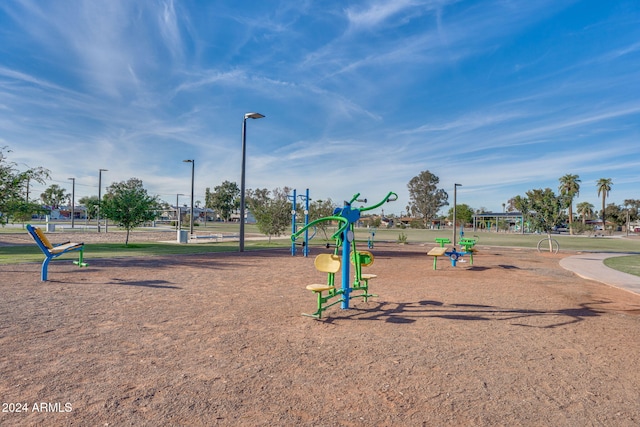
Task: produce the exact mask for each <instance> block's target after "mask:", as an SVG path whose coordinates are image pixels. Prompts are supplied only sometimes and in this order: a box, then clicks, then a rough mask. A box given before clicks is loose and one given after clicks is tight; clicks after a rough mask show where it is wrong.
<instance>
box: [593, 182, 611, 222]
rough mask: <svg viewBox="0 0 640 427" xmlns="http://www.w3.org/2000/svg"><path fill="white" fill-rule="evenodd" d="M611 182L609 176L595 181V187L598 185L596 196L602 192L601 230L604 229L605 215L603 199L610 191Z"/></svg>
mask: <svg viewBox="0 0 640 427" xmlns="http://www.w3.org/2000/svg"><path fill="white" fill-rule="evenodd" d="M612 185H613V183H612V182H611V178H600V179H599V180H598V182H597V183H596V187H598V196H600V194H602V230H603V231H604V229H605V225H606V223H605V216H604V208H605V205H604V203H605V200H606V199H607V196H609V192H610V191H611V186H612Z"/></svg>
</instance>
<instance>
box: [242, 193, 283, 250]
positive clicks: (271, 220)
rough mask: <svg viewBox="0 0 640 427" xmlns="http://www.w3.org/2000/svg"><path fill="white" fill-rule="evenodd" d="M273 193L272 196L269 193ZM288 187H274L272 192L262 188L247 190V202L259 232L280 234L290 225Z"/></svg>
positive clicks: (270, 234) (271, 234) (273, 234)
mask: <svg viewBox="0 0 640 427" xmlns="http://www.w3.org/2000/svg"><path fill="white" fill-rule="evenodd" d="M271 193H273V197H269V195H270V194H271ZM289 193H290V189H289V188H288V187H284V188H283V189H280V188H276V189H274V190H273V191H272V192H271V191H269V190H267V189H266V188H264V189H257V190H248V191H247V204H248V206H249V210H250V211H251V213H252V214H253V216H254V217H255V219H256V222H257V225H258V229H259V230H260V232H261V233H263V234H266V235H267V236H269V243H271V236H280V235H282V234H283V233H284V231H285V230H286V229H287V227H288V226H290V225H291V202H290V201H289V196H288V194H289Z"/></svg>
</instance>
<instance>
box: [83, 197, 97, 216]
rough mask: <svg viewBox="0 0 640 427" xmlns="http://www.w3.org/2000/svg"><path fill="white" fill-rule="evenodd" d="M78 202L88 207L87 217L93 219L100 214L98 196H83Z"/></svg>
mask: <svg viewBox="0 0 640 427" xmlns="http://www.w3.org/2000/svg"><path fill="white" fill-rule="evenodd" d="M78 203H80V204H81V205H82V206H84V207H85V208H86V216H87V219H93V218H96V217H97V216H98V206H99V205H100V201H99V200H98V196H89V197H82V198H81V199H80V200H78Z"/></svg>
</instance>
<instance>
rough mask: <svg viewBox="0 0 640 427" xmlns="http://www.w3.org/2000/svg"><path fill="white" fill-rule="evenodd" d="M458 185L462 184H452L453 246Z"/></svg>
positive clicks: (454, 244)
mask: <svg viewBox="0 0 640 427" xmlns="http://www.w3.org/2000/svg"><path fill="white" fill-rule="evenodd" d="M458 187H462V184H453V248H454V250H455V247H456V224H457V223H456V215H457V209H456V206H457V200H456V199H457V196H458V195H457V192H458Z"/></svg>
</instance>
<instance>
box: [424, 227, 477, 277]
mask: <svg viewBox="0 0 640 427" xmlns="http://www.w3.org/2000/svg"><path fill="white" fill-rule="evenodd" d="M460 235H461V236H463V235H464V234H463V233H462V232H461V234H460ZM435 240H436V243H438V245H439V246H436V247H435V248H432V249H431V250H430V251H429V252H427V255H429V256H432V257H433V269H434V270H436V269H437V265H438V257H440V256H445V255H446V256H448V257H449V259H450V260H451V266H452V267H455V266H456V265H457V263H458V259H460V258H462V257H463V256H465V255H469V263H470V265H473V254H474V253H475V252H477V251H476V249H475V248H474V246H475V244H476V243H477V240H476V239H470V238H465V237H462V238H461V239H460V241H459V242H458V243H460V246H461V247H462V248H461V250H460V251H458V250H456V248H455V247H453V248H452V249H448V248H446V247H445V245H446V244H448V243H451V241H450V240H449V239H446V238H437V239H435Z"/></svg>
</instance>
